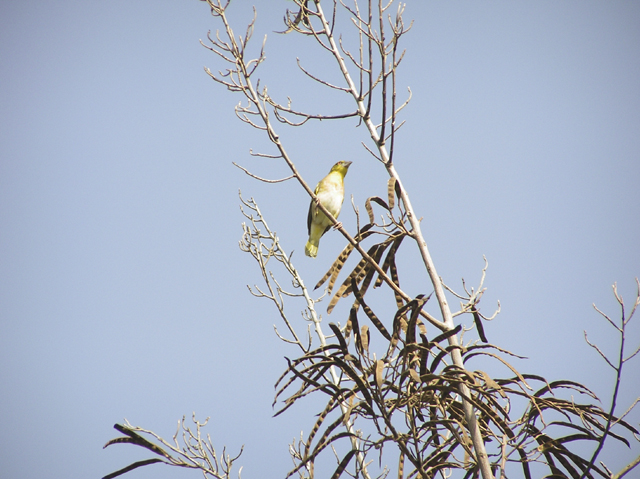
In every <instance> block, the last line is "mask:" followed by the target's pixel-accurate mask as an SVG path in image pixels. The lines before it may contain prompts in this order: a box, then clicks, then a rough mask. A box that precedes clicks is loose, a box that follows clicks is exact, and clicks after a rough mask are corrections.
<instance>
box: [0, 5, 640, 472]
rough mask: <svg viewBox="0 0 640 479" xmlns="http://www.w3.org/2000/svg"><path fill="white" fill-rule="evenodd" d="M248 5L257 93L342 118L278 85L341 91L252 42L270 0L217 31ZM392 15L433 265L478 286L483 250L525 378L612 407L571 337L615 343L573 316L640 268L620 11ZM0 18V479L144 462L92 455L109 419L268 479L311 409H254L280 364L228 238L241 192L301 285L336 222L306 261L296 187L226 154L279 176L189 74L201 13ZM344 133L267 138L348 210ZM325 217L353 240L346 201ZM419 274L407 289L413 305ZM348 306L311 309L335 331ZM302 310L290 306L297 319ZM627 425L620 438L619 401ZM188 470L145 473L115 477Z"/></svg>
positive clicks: (628, 396) (633, 50)
mask: <svg viewBox="0 0 640 479" xmlns="http://www.w3.org/2000/svg"><path fill="white" fill-rule="evenodd" d="M253 3H255V4H256V7H257V9H258V23H257V26H256V34H255V43H254V47H255V48H257V47H258V46H259V44H260V42H261V40H262V36H263V35H264V34H265V33H267V34H268V40H267V47H266V48H267V50H266V51H267V62H266V63H265V64H264V65H263V66H262V67H261V71H260V73H259V76H260V77H261V78H262V81H263V83H264V84H266V85H268V87H269V91H270V93H271V94H272V95H273V96H274V97H277V98H279V99H281V100H283V101H285V98H286V96H287V95H289V96H291V97H292V98H293V100H294V102H295V103H294V105H296V106H299V107H301V108H302V107H308V108H309V109H310V110H312V111H318V112H324V113H329V114H331V113H341V112H345V111H351V110H352V109H353V108H354V107H353V105H352V103H350V102H349V101H348V100H349V99H348V98H347V97H346V96H344V97H343V96H341V95H338V94H335V93H333V94H331V96H330V97H328V98H327V97H323V96H322V95H323V93H324V90H323V89H321V88H318V87H316V86H315V85H311V84H310V83H309V82H307V81H306V80H305V79H304V78H303V77H302V76H301V75H300V73H299V72H298V71H296V65H295V58H296V57H300V59H301V61H302V63H303V64H304V65H305V66H308V67H309V68H310V69H311V70H312V71H313V72H315V73H318V74H324V75H325V76H326V77H327V78H329V79H332V80H335V81H339V77H338V73H337V70H336V67H335V65H334V64H333V63H331V62H329V61H327V56H326V55H325V54H324V53H323V52H321V51H320V50H318V49H313V50H310V49H309V47H310V42H308V41H305V40H304V39H302V40H301V39H300V37H296V36H295V35H294V34H290V35H287V36H280V35H276V34H274V33H273V32H274V31H275V30H282V29H283V27H282V23H281V18H282V16H283V14H284V10H285V9H286V8H287V7H291V4H290V3H287V2H284V1H280V0H277V1H276V0H270V1H266V0H262V1H256V2H249V1H245V0H238V1H236V2H235V4H233V3H232V7H231V13H230V17H231V20H232V21H233V22H234V25H235V29H236V32H237V33H243V32H244V29H245V23H246V20H248V19H249V18H250V13H249V7H250V6H251V5H252V4H253ZM408 3H409V4H408V5H407V9H406V13H405V17H406V19H407V20H409V19H414V20H415V22H414V26H413V30H412V31H411V32H410V33H409V34H407V36H406V37H405V39H404V47H406V48H408V52H407V56H406V58H405V60H404V63H403V65H402V67H401V75H400V77H399V80H398V81H399V95H400V97H402V98H404V97H405V95H406V86H410V87H411V89H412V91H413V101H412V103H411V104H410V105H409V107H407V108H406V110H405V111H404V112H403V116H402V118H403V119H405V120H406V121H407V123H406V125H405V126H404V127H403V129H402V130H401V131H400V133H399V135H398V139H397V141H398V144H397V150H396V153H395V161H396V167H397V169H398V171H399V173H400V175H401V177H402V179H403V181H404V184H405V187H406V189H407V191H408V192H409V194H410V196H411V198H412V201H413V205H414V207H415V209H416V211H417V213H418V214H419V215H420V216H422V217H424V219H423V223H422V224H423V232H424V233H425V235H426V238H427V242H428V244H429V247H430V250H431V253H432V256H433V258H434V261H435V263H436V267H437V268H438V273H439V274H440V275H441V276H442V277H443V278H444V280H445V281H446V282H447V283H448V284H449V285H451V286H453V287H458V286H459V285H460V278H462V277H464V278H465V279H466V280H467V282H468V283H469V284H472V285H475V284H476V283H477V281H478V278H479V276H480V270H481V268H482V266H483V260H482V255H483V254H484V255H486V257H487V259H488V261H489V270H488V273H487V274H488V275H487V279H486V282H485V286H486V287H487V288H488V291H487V293H486V294H485V297H484V299H483V303H482V306H483V312H485V313H489V312H490V311H492V310H493V308H494V307H495V304H496V300H498V299H499V300H500V301H501V304H502V313H501V314H500V315H499V316H498V318H497V319H496V320H494V321H493V322H492V323H490V324H488V325H486V332H487V335H488V336H489V340H490V341H492V342H493V343H495V344H497V345H500V346H502V347H504V348H507V349H509V350H511V351H513V352H516V353H519V354H521V355H524V356H527V357H528V358H529V359H528V360H527V361H522V362H519V363H517V366H518V367H519V369H520V370H521V371H523V372H531V373H534V372H535V373H539V374H543V375H545V376H547V377H548V378H549V379H561V378H562V379H573V380H576V381H579V382H582V383H584V384H585V385H587V386H589V387H591V388H592V389H593V390H594V391H595V392H596V394H598V395H599V396H600V397H601V399H602V400H603V403H604V405H605V406H606V407H608V405H609V396H608V394H609V392H610V390H611V388H612V385H613V377H614V376H613V371H612V370H611V369H609V368H608V367H607V366H606V365H605V364H604V363H603V361H602V360H600V359H599V358H598V357H597V355H596V353H595V352H594V351H593V350H591V349H590V348H589V347H588V346H587V345H586V344H585V343H584V339H583V331H584V330H587V331H588V332H589V335H590V338H591V339H593V340H594V341H596V342H597V343H598V344H599V345H600V346H601V347H602V348H603V349H605V350H606V351H607V352H609V353H610V354H612V355H613V354H614V353H615V351H616V345H617V341H618V338H617V336H616V334H615V331H614V330H613V328H611V327H608V326H607V325H606V323H605V322H604V321H603V320H602V319H601V318H600V317H599V316H598V315H597V314H596V313H595V312H594V310H593V309H592V307H591V304H592V303H596V304H597V305H598V306H599V307H600V308H601V309H603V310H604V311H606V312H608V313H610V314H611V315H612V317H613V318H616V319H617V318H618V317H619V312H618V308H617V306H616V303H615V301H614V299H613V295H612V293H611V285H612V284H613V283H614V282H616V281H617V282H618V285H619V291H620V293H621V294H622V295H623V297H624V298H625V300H626V301H627V304H628V305H630V304H631V303H632V301H633V298H634V294H635V280H634V278H635V277H636V276H638V275H640V247H639V245H640V214H639V210H640V188H639V186H640V3H638V2H628V1H609V2H595V1H564V2H555V1H537V2H506V1H504V2H493V1H492V2H442V1H441V2H431V1H429V2H427V1H420V2H416V1H413V2H408ZM0 22H1V23H0V417H1V418H2V431H3V433H2V434H1V435H0V476H1V477H2V478H3V479H14V478H15V479H18V478H22V479H31V478H34V479H35V478H70V477H73V478H76V477H77V478H80V477H82V478H99V477H102V476H103V475H105V474H108V473H110V472H113V471H115V470H116V469H119V468H121V467H124V466H126V465H128V464H129V463H130V462H132V461H134V460H141V459H145V458H148V457H152V455H151V454H150V453H147V452H146V451H144V450H142V449H137V448H134V447H132V446H123V445H115V446H112V447H110V448H109V449H107V450H102V446H103V445H104V443H105V442H106V441H107V440H109V439H111V438H113V437H116V436H117V435H118V433H117V432H116V431H115V430H113V429H112V426H113V424H114V423H116V422H122V421H123V418H127V419H128V420H129V421H131V422H132V423H134V424H136V425H140V426H143V427H147V428H149V429H153V430H155V431H156V432H158V433H161V434H163V435H165V436H167V437H169V436H171V435H172V434H173V432H174V430H175V424H176V421H177V420H178V419H179V418H180V417H182V415H187V416H190V415H191V413H192V411H195V412H196V414H197V416H198V417H199V418H205V417H207V416H211V421H210V426H209V427H208V432H209V433H210V434H211V435H212V437H213V438H214V443H215V444H216V446H217V447H219V448H220V449H222V446H223V445H225V444H226V445H227V446H228V447H229V450H230V451H231V452H234V451H237V450H238V449H239V447H240V445H242V444H245V453H244V455H243V457H242V458H241V460H240V461H239V465H243V466H244V469H243V473H242V474H243V477H244V478H253V477H269V478H270V477H273V478H277V477H284V475H285V473H286V471H287V470H288V469H289V467H290V458H289V455H288V447H287V446H288V443H289V442H290V441H291V439H292V438H293V437H294V436H299V434H300V430H304V431H305V432H308V431H309V429H310V427H311V425H312V424H313V421H314V418H313V417H310V415H309V413H308V412H309V410H305V409H304V407H302V405H299V406H297V407H295V408H293V410H291V411H290V412H288V413H286V414H284V415H283V416H279V417H277V418H273V417H272V414H273V412H274V410H273V409H272V406H271V403H272V400H273V393H274V389H273V385H274V383H275V381H276V380H277V378H278V377H279V376H280V374H281V372H282V371H283V369H284V368H285V365H286V363H285V360H284V356H285V355H286V356H290V357H291V356H292V355H294V354H297V351H295V350H293V349H292V347H289V346H287V345H284V344H283V343H281V342H280V341H279V340H278V339H277V338H276V336H275V334H274V332H273V325H274V324H276V325H278V326H279V327H280V326H281V325H280V323H279V319H278V317H277V315H276V311H275V309H273V308H272V307H271V305H270V304H268V303H267V302H266V301H261V300H258V299H255V298H253V297H251V296H250V295H249V293H248V291H247V288H246V284H248V283H250V284H254V283H259V282H260V281H261V278H260V274H259V271H258V270H257V268H256V267H255V265H254V263H253V260H252V259H251V258H250V257H249V256H248V255H245V254H243V253H242V252H240V250H239V249H238V246H237V244H238V240H239V239H240V236H241V227H240V223H241V222H242V220H243V218H242V216H241V214H240V212H239V208H238V198H237V192H238V189H242V191H243V193H244V194H245V195H246V196H247V197H251V196H253V197H255V199H256V200H257V201H258V203H259V205H260V206H261V208H262V210H263V212H264V213H265V215H266V217H267V220H268V221H269V223H270V225H271V227H272V228H273V229H274V230H276V231H277V232H278V235H279V237H280V238H281V242H282V244H283V245H284V247H285V248H286V249H287V250H288V251H291V250H293V251H295V253H294V256H293V258H294V261H295V264H296V266H297V268H298V269H299V270H300V272H301V274H302V275H303V277H304V278H305V279H306V282H307V283H308V284H314V283H315V282H316V281H317V280H318V279H319V278H320V277H321V275H322V274H323V273H324V271H325V270H326V269H327V268H328V266H329V264H330V262H331V261H332V260H333V259H334V258H335V256H336V255H337V254H338V252H339V251H340V250H341V248H342V247H343V245H344V240H343V239H342V238H341V237H340V235H339V234H338V233H334V232H332V233H329V234H327V235H326V236H325V237H324V238H323V239H322V242H321V245H320V255H319V257H318V258H317V259H316V260H315V261H314V260H311V259H309V258H306V257H305V256H304V254H303V248H304V243H305V241H306V224H305V222H306V212H307V207H308V201H309V200H308V197H307V196H306V193H304V191H303V190H302V189H301V188H300V187H299V186H298V185H296V184H294V183H292V182H287V183H283V184H278V185H275V186H265V185H263V184H259V183H257V182H256V181H255V180H252V179H251V178H249V177H248V176H246V175H245V174H244V173H242V172H241V171H240V170H238V169H236V168H235V167H234V166H233V165H232V164H231V162H232V161H236V162H238V163H240V164H243V165H245V166H246V167H248V168H250V169H251V170H252V171H254V172H255V173H257V174H262V175H265V176H269V177H272V178H276V177H281V176H286V174H287V171H286V168H285V167H284V165H283V164H282V163H278V162H275V161H270V160H259V159H255V158H252V157H251V156H250V155H249V148H253V149H254V150H255V151H263V152H268V153H273V152H274V150H273V148H272V147H271V146H270V145H269V144H268V142H267V141H266V139H265V137H264V136H263V135H262V134H261V133H260V132H257V131H253V130H251V129H250V128H249V127H248V126H247V125H245V124H243V123H241V122H240V121H238V120H237V119H236V118H235V116H234V114H233V106H234V105H235V104H237V103H238V102H239V101H240V98H239V97H238V96H236V95H232V94H231V93H229V92H227V91H225V90H224V89H223V88H222V87H220V86H219V85H217V84H215V83H214V82H213V81H212V80H211V79H209V78H208V77H207V75H206V74H205V73H204V72H203V66H209V67H211V68H212V70H217V69H219V68H221V67H222V66H223V65H222V64H221V62H220V61H219V59H218V58H217V57H216V56H215V55H213V54H212V53H210V52H208V51H207V50H205V49H204V48H202V47H201V46H200V45H199V43H198V40H199V39H201V38H206V33H207V31H208V30H209V29H211V30H213V31H215V30H216V29H217V28H219V26H218V24H217V23H215V21H214V19H212V18H211V16H210V15H209V10H208V8H207V6H206V5H205V4H203V3H201V2H198V1H196V0H188V1H186V0H185V1H180V2H179V1H164V0H161V1H157V0H156V1H148V0H144V1H136V2H131V1H120V0H114V1H111V2H86V1H71V0H67V1H63V2H44V1H41V0H34V1H30V2H9V1H2V2H0ZM355 125H356V122H355V120H347V121H344V122H341V123H331V122H322V123H321V124H316V125H311V126H309V128H304V129H296V130H294V129H290V128H285V127H284V126H282V125H278V131H279V133H280V135H281V138H282V140H283V142H284V144H285V146H286V147H287V149H288V151H289V152H290V154H291V156H292V157H293V159H294V160H295V161H296V163H297V165H298V167H299V169H300V171H301V172H302V174H303V175H304V176H305V178H306V179H307V181H308V182H309V183H311V184H315V182H316V181H317V180H318V179H320V178H321V177H322V176H324V175H325V174H326V172H327V171H328V170H329V168H330V166H331V165H332V164H333V163H334V162H335V161H337V160H338V159H349V160H352V161H353V162H354V164H353V166H352V167H351V170H350V171H349V175H348V176H347V178H346V190H347V194H349V195H350V194H353V195H354V201H355V202H356V204H358V205H359V206H360V207H361V209H362V208H363V204H364V201H365V199H366V198H367V197H368V196H372V195H384V194H385V191H386V177H385V172H384V169H383V168H382V167H381V166H380V165H379V164H378V163H377V162H376V161H375V160H373V159H372V158H371V157H370V156H368V154H367V153H366V151H365V150H364V149H363V148H362V146H360V142H361V141H368V140H369V139H368V137H367V134H366V131H364V129H362V128H358V129H357V128H355ZM341 220H342V221H343V223H344V224H345V226H346V227H347V228H349V229H350V230H351V231H353V230H354V228H355V215H354V213H353V211H352V210H351V207H350V205H348V201H346V202H345V208H344V210H343V214H342V216H341ZM408 246H409V244H408V243H407V244H405V247H408ZM412 258H413V259H412ZM412 261H413V262H414V264H416V263H415V255H414V256H411V254H407V256H406V259H405V262H404V264H402V265H401V267H402V268H403V269H402V270H401V281H403V285H406V288H407V290H408V292H409V293H410V294H418V293H429V292H430V291H431V289H430V288H429V287H428V284H427V282H426V279H425V276H424V274H423V273H422V270H421V269H420V268H419V267H416V268H414V269H415V272H414V271H412V272H410V271H408V269H409V268H410V267H411V266H412V263H411V262H412ZM403 271H404V273H403ZM283 279H284V281H286V284H289V282H288V281H289V280H288V279H286V278H283ZM452 303H453V304H454V305H455V304H456V302H455V301H452ZM325 304H326V303H325ZM344 307H346V304H345V305H344V306H343V309H340V308H338V309H336V311H335V312H334V313H333V314H332V315H331V316H330V320H331V321H335V322H342V323H344V321H345V320H346V309H344ZM300 309H301V307H299V306H298V305H297V304H295V303H291V305H290V308H289V313H290V315H291V317H292V318H294V319H297V320H298V318H299V310H300ZM320 309H321V311H322V312H324V306H321V307H320ZM390 314H392V313H390ZM325 316H326V315H325ZM386 319H387V320H388V321H390V318H389V317H387V318H386ZM328 320H329V319H327V321H328ZM638 324H640V317H638V318H636V320H635V324H633V323H632V324H631V327H630V328H631V329H630V330H629V333H628V340H629V342H628V348H629V349H630V350H631V349H633V348H635V347H637V345H638V343H639V341H640V334H639V332H640V327H638ZM299 327H300V329H301V330H302V329H304V325H303V323H302V320H301V319H299ZM639 361H640V359H638V358H636V360H635V362H632V363H629V366H628V368H627V370H626V374H625V377H624V383H623V388H622V394H621V398H620V400H619V404H620V408H621V409H620V411H622V410H624V409H625V408H626V407H627V406H628V405H629V404H630V403H631V401H632V400H633V398H634V397H636V396H638V395H640V386H638V384H640V373H639V372H638V371H640V363H639ZM630 419H631V422H632V423H634V424H635V425H636V426H638V423H639V421H640V411H636V412H635V413H634V414H633V415H632V416H631V418H630ZM637 454H638V446H637V443H636V445H635V449H633V450H632V451H628V450H626V449H624V448H623V447H620V446H619V445H617V444H614V449H613V450H610V451H609V453H608V455H607V456H603V458H605V457H606V460H607V461H608V463H609V464H610V465H611V466H612V468H613V469H616V470H617V469H619V468H620V467H621V466H622V465H624V464H625V463H627V462H628V461H629V460H630V459H631V458H633V457H635V456H636V455H637ZM197 474H198V473H197V472H189V471H183V470H173V469H171V468H169V467H166V466H162V465H153V466H148V467H146V468H142V469H139V470H137V471H134V472H132V473H129V474H127V475H126V476H124V477H129V478H150V477H154V478H176V477H197Z"/></svg>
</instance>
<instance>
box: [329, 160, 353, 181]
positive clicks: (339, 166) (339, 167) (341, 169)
mask: <svg viewBox="0 0 640 479" xmlns="http://www.w3.org/2000/svg"><path fill="white" fill-rule="evenodd" d="M351 163H352V162H351V161H339V162H337V163H336V164H335V165H333V166H332V167H331V171H330V172H329V173H333V172H334V171H337V172H338V173H340V174H341V175H342V177H343V178H344V176H345V175H346V174H347V170H348V169H349V167H350V166H351Z"/></svg>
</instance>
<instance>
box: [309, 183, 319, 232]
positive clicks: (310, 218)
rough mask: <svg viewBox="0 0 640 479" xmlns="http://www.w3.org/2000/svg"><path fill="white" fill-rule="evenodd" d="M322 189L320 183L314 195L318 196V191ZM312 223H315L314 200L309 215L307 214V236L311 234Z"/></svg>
mask: <svg viewBox="0 0 640 479" xmlns="http://www.w3.org/2000/svg"><path fill="white" fill-rule="evenodd" d="M319 189H320V183H318V184H317V185H316V189H315V190H314V191H313V194H314V195H316V196H318V190H319ZM311 221H313V198H311V203H309V213H308V214H307V234H309V235H310V234H311Z"/></svg>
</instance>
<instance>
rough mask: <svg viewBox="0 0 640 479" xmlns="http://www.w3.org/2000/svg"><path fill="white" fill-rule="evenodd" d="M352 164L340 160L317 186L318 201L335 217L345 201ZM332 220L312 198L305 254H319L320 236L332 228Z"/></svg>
mask: <svg viewBox="0 0 640 479" xmlns="http://www.w3.org/2000/svg"><path fill="white" fill-rule="evenodd" d="M349 166H351V161H339V162H337V163H336V164H335V165H333V166H332V167H331V171H330V172H329V174H328V175H327V176H325V177H324V178H323V179H322V180H320V183H318V185H317V186H316V190H315V194H316V196H317V197H318V201H319V202H320V203H321V204H322V206H324V207H325V208H326V209H327V210H328V211H329V213H331V214H332V215H333V217H334V218H336V219H337V218H338V215H339V214H340V209H341V208H342V202H343V201H344V177H345V176H346V174H347V171H348V170H349ZM331 225H332V223H331V220H329V218H327V216H326V215H325V214H324V213H323V212H322V211H320V208H319V207H318V205H317V203H316V202H315V201H314V200H311V205H309V215H308V216H307V228H308V230H309V241H307V244H306V246H305V247H304V254H306V255H307V256H311V257H312V258H315V257H316V256H317V255H318V245H319V244H320V238H321V237H322V235H323V234H325V233H326V232H327V231H328V230H329V228H331Z"/></svg>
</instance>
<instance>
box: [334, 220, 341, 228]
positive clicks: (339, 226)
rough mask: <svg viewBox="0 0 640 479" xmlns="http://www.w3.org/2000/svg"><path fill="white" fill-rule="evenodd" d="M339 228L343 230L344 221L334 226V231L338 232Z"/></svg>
mask: <svg viewBox="0 0 640 479" xmlns="http://www.w3.org/2000/svg"><path fill="white" fill-rule="evenodd" d="M339 228H342V221H338V222H337V223H336V224H335V225H333V229H334V230H337V229H339Z"/></svg>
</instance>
